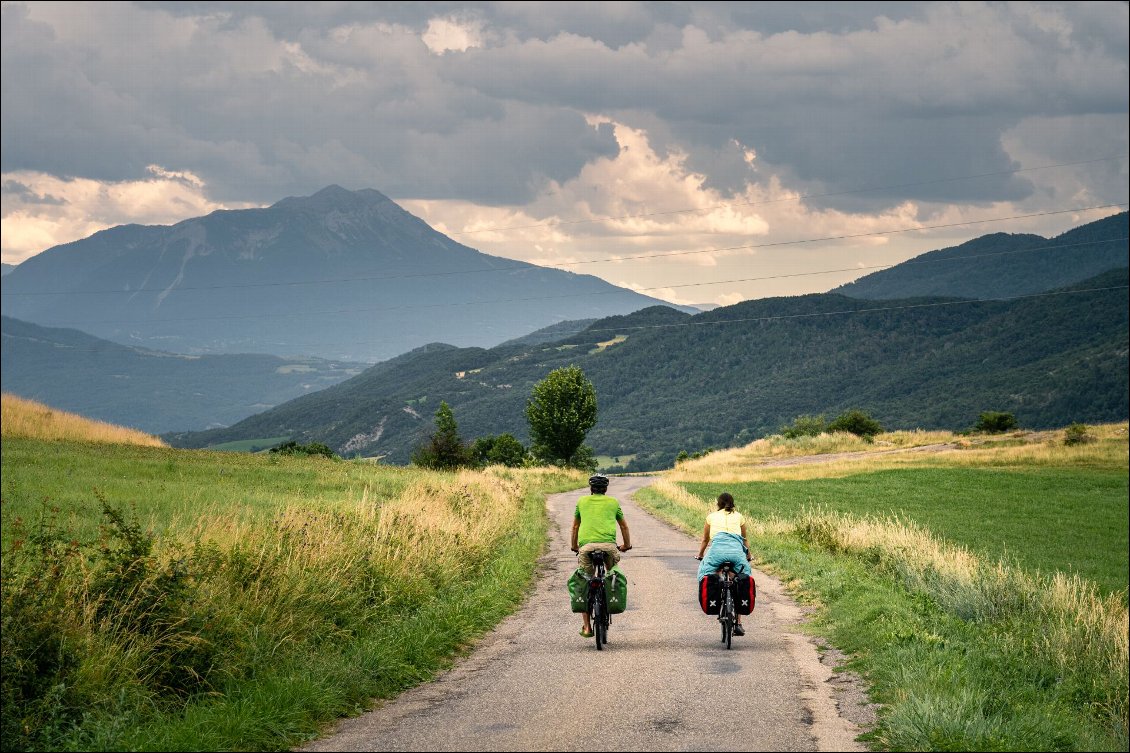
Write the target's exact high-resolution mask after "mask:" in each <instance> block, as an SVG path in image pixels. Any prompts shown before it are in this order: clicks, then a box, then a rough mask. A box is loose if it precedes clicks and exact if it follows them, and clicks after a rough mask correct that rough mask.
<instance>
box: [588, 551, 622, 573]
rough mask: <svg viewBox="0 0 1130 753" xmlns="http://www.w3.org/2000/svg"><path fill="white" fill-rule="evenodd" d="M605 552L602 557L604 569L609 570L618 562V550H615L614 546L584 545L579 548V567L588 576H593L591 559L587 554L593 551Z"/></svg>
mask: <svg viewBox="0 0 1130 753" xmlns="http://www.w3.org/2000/svg"><path fill="white" fill-rule="evenodd" d="M598 550H599V551H601V552H607V553H608V554H607V555H605V557H604V569H605V570H611V569H612V566H613V565H615V564H616V563H617V562H619V561H620V550H619V549H617V548H616V545H615V544H585V545H584V546H583V547H581V552H580V562H581V567H583V568H584V570H585V573H586V574H588V575H592V574H593V566H592V557H590V556H589V552H595V551H598Z"/></svg>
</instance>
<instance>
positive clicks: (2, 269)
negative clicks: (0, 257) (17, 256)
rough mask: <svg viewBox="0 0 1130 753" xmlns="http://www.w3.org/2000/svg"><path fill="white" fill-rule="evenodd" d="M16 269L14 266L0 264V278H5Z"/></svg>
mask: <svg viewBox="0 0 1130 753" xmlns="http://www.w3.org/2000/svg"><path fill="white" fill-rule="evenodd" d="M15 268H16V265H15V264H3V263H0V277H7V276H8V273H9V272H11V271H12V270H13V269H15Z"/></svg>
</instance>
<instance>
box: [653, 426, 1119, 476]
mask: <svg viewBox="0 0 1130 753" xmlns="http://www.w3.org/2000/svg"><path fill="white" fill-rule="evenodd" d="M1087 432H1088V434H1089V435H1090V436H1091V438H1092V439H1093V441H1091V442H1087V443H1083V444H1077V445H1072V446H1068V445H1066V444H1065V443H1064V437H1065V435H1064V431H1063V430H1058V431H1038V432H1029V431H1018V432H1012V433H1010V434H1004V435H992V436H987V435H972V436H963V435H958V434H954V433H952V432H945V431H900V432H889V433H886V434H880V435H879V436H877V437H876V438H875V441H874V442H866V441H864V440H862V439H860V438H859V437H856V436H855V435H852V434H844V433H835V434H821V435H819V436H816V437H798V438H796V439H786V438H784V437H781V436H773V437H767V438H765V439H759V440H757V441H756V442H753V443H751V444H749V445H746V446H744V447H737V448H732V449H729V450H721V451H717V452H712V453H709V454H708V455H705V456H703V457H701V458H697V459H694V460H688V461H684V462H681V463H679V464H678V465H677V466H676V467H675V468H674V469H673V470H671V471H669V472H668V473H667V474H666V476H667V478H669V479H671V480H672V481H688V482H712V483H734V482H742V481H800V480H807V479H814V478H840V477H843V476H850V475H854V474H857V473H872V472H875V471H880V470H890V469H894V468H903V467H907V466H916V467H923V466H927V467H1023V466H1073V467H1100V468H1117V467H1122V466H1125V465H1126V463H1127V458H1128V442H1127V439H1128V435H1130V431H1128V424H1127V423H1125V422H1124V423H1116V424H1097V425H1092V426H1088V427H1087Z"/></svg>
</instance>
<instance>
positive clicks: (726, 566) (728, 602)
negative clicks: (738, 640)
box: [695, 557, 738, 651]
mask: <svg viewBox="0 0 1130 753" xmlns="http://www.w3.org/2000/svg"><path fill="white" fill-rule="evenodd" d="M695 559H696V560H701V559H702V558H701V557H695ZM717 573H718V576H719V579H720V580H721V585H722V593H721V603H720V604H719V606H718V622H719V623H721V625H722V643H725V644H726V650H727V651H728V650H730V647H731V644H732V643H733V640H734V626H735V625H737V624H738V609H737V600H736V599H735V595H734V584H735V579H736V577H737V573H736V572H735V571H734V563H732V562H723V563H722V566H721V567H720V568H718V570H717Z"/></svg>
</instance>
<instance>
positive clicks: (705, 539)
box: [698, 523, 710, 559]
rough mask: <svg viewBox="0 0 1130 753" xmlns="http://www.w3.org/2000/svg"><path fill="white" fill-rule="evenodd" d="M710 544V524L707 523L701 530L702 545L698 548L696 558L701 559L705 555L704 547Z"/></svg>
mask: <svg viewBox="0 0 1130 753" xmlns="http://www.w3.org/2000/svg"><path fill="white" fill-rule="evenodd" d="M708 544H710V524H709V523H707V524H706V525H705V526H704V527H703V529H702V543H701V544H699V547H698V558H699V559H702V558H703V556H704V555H705V554H706V547H707V545H708Z"/></svg>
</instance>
